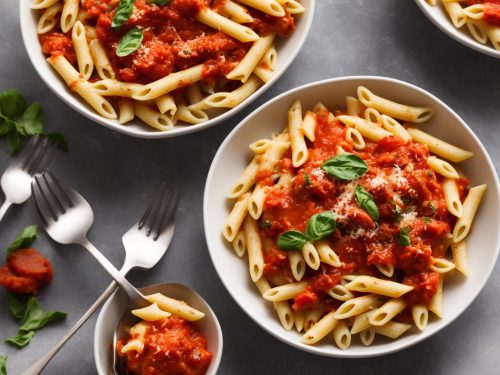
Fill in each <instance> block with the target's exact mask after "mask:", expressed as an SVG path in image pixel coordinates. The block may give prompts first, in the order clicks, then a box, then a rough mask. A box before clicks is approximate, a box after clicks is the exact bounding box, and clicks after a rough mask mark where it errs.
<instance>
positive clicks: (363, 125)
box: [337, 115, 392, 142]
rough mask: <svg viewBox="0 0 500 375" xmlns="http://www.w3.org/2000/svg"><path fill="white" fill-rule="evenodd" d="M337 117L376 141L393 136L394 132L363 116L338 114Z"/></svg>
mask: <svg viewBox="0 0 500 375" xmlns="http://www.w3.org/2000/svg"><path fill="white" fill-rule="evenodd" d="M337 119H339V120H340V121H341V122H342V123H343V124H345V125H347V126H352V127H354V128H355V129H356V130H358V131H359V132H360V133H361V134H362V135H363V136H364V137H366V138H368V139H370V140H372V141H375V142H378V141H380V140H381V139H382V138H385V137H391V136H392V133H390V132H388V131H387V130H385V129H382V128H381V127H379V126H377V124H374V123H371V122H368V121H366V120H365V119H362V118H361V117H356V116H344V115H342V116H337Z"/></svg>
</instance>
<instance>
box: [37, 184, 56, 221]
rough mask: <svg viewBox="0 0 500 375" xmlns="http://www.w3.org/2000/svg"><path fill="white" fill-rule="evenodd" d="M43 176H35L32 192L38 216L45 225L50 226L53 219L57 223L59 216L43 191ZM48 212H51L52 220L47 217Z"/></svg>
mask: <svg viewBox="0 0 500 375" xmlns="http://www.w3.org/2000/svg"><path fill="white" fill-rule="evenodd" d="M42 178H43V177H42V176H41V175H40V176H35V177H34V180H33V182H32V183H31V191H32V193H33V198H34V200H35V206H36V209H37V211H38V215H40V218H41V219H42V222H43V224H44V225H45V226H46V225H48V223H49V221H50V220H51V219H53V220H56V221H57V214H56V213H55V212H54V210H53V208H52V206H51V205H50V204H49V201H48V199H47V196H46V195H45V193H44V191H43V189H42V183H41V180H42ZM47 212H50V215H51V216H52V218H49V217H47Z"/></svg>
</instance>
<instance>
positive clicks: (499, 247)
mask: <svg viewBox="0 0 500 375" xmlns="http://www.w3.org/2000/svg"><path fill="white" fill-rule="evenodd" d="M350 80H356V81H359V80H365V81H383V82H389V83H392V84H396V85H399V86H404V87H405V88H406V89H410V90H415V91H418V92H419V93H421V94H423V95H424V96H427V97H428V98H430V99H431V100H433V101H434V102H436V103H437V104H438V105H440V106H442V107H443V108H444V109H445V110H446V111H447V112H448V113H449V114H450V115H451V116H454V117H455V118H456V119H457V121H458V122H459V123H460V125H461V126H462V127H463V128H464V129H465V130H466V132H467V133H468V135H469V136H470V137H471V138H472V139H473V140H474V142H475V143H476V144H477V145H478V147H479V149H480V150H481V152H482V154H483V155H484V157H485V160H486V162H487V165H488V167H489V170H490V172H491V175H492V177H493V180H494V185H495V191H496V193H497V199H498V200H500V182H499V180H498V175H497V172H496V169H495V167H494V165H493V162H492V160H491V158H490V156H489V154H488V152H487V151H486V148H485V147H484V145H483V144H482V142H481V141H480V140H479V138H478V137H477V136H476V134H475V133H474V132H473V131H472V129H471V128H470V127H469V126H468V125H467V124H466V123H465V121H464V120H463V119H462V118H461V117H460V116H459V115H458V114H457V113H456V112H455V111H454V110H453V109H451V108H450V107H449V106H448V105H447V104H446V103H444V102H443V101H442V100H441V99H439V98H437V97H436V96H435V95H433V94H432V93H430V92H428V91H427V90H424V89H422V88H420V87H418V86H416V85H414V84H411V83H408V82H405V81H402V80H399V79H395V78H390V77H385V76H374V75H359V76H355V75H354V76H343V77H336V78H327V79H323V80H319V81H315V82H311V83H308V84H305V85H301V86H298V87H296V88H293V89H291V90H288V91H286V92H284V93H282V94H280V95H278V96H277V97H275V98H273V99H272V100H270V101H269V102H267V103H265V104H263V105H262V106H260V107H259V108H257V109H255V110H254V111H253V112H252V113H250V114H249V115H248V116H246V117H245V118H244V119H243V120H242V121H241V122H240V123H239V124H238V125H237V126H236V127H235V128H234V129H233V130H232V131H231V132H230V133H229V134H228V135H227V136H226V138H225V139H224V141H223V142H222V143H221V145H220V146H219V149H218V150H217V152H216V154H215V156H214V158H213V160H212V163H211V165H210V169H209V172H208V174H207V179H206V182H205V189H204V195H203V224H204V231H205V241H206V242H207V248H208V252H209V255H210V259H211V261H212V264H213V266H214V268H215V270H216V272H217V275H218V276H219V279H220V280H221V282H222V284H223V285H224V287H225V288H226V290H227V292H228V293H229V295H230V296H231V297H232V299H233V300H234V301H235V302H236V304H237V305H238V306H239V307H240V309H242V310H243V311H244V312H245V313H246V314H247V316H249V317H250V318H251V320H253V321H254V322H255V323H257V325H258V326H260V327H261V328H263V329H264V330H265V331H266V332H267V333H269V334H271V335H272V336H273V337H275V338H277V339H278V340H280V341H282V342H284V343H285V344H287V345H290V346H292V347H294V348H297V349H299V350H302V351H306V352H309V353H313V354H316V355H321V356H326V357H337V358H371V357H379V356H383V355H388V354H391V353H395V352H398V351H401V350H403V349H406V348H408V347H411V346H413V345H415V344H417V343H420V342H422V341H423V340H425V339H427V338H429V337H430V336H432V335H434V334H436V333H438V332H439V331H441V330H442V329H444V328H445V327H447V326H448V325H449V324H451V323H452V322H453V321H455V319H457V318H458V317H459V316H461V315H462V314H463V313H464V311H465V310H466V309H467V308H468V307H469V306H470V305H471V304H472V302H473V301H474V300H475V299H476V298H477V296H478V295H479V293H480V292H481V291H482V290H483V288H484V286H485V285H486V283H487V281H488V280H489V278H490V277H491V274H492V272H493V268H494V267H495V264H496V262H497V259H498V255H499V252H500V234H497V241H496V244H495V253H494V255H493V261H492V262H491V263H490V264H489V265H488V266H487V267H485V268H486V269H485V272H484V274H485V275H486V277H484V279H483V280H482V282H481V283H480V285H479V287H478V288H477V289H476V290H475V291H474V293H473V294H469V296H471V297H470V299H469V301H468V302H467V303H466V304H465V305H463V306H462V307H461V308H460V309H459V311H458V312H457V313H456V315H455V316H454V317H451V318H447V320H446V322H445V323H444V324H443V325H442V326H441V327H439V328H438V329H437V330H436V331H434V332H431V331H430V330H424V331H423V332H420V333H419V334H418V335H416V336H415V339H413V340H411V341H410V342H406V343H401V344H400V345H399V346H396V347H394V348H390V349H383V348H382V349H378V350H372V351H371V352H369V353H366V354H365V353H351V352H349V350H345V351H338V352H331V353H326V352H322V351H319V349H317V348H316V347H315V346H313V345H305V344H302V343H300V342H299V341H298V340H297V341H293V340H290V339H288V338H286V337H285V336H284V335H282V334H278V333H275V332H273V331H272V329H270V328H268V327H267V326H266V325H265V324H264V323H263V322H262V321H261V320H259V319H257V318H255V317H254V316H253V315H252V314H251V313H250V312H249V311H247V310H246V309H245V307H244V306H243V305H242V304H241V303H240V301H239V299H238V298H236V293H235V292H233V291H232V288H231V287H230V285H229V283H228V282H227V280H226V279H225V278H224V277H222V274H223V272H222V270H221V269H219V266H218V263H217V261H216V260H215V256H216V255H215V254H216V251H217V249H216V248H218V246H217V245H218V244H215V243H212V242H211V241H210V236H209V233H208V229H207V228H208V225H207V223H208V222H209V220H210V218H209V216H208V211H209V210H208V206H209V199H208V192H209V190H210V188H211V186H212V185H213V182H212V181H213V175H214V174H215V170H216V166H217V165H218V164H219V162H220V159H221V158H222V155H223V150H224V149H225V148H226V146H227V145H228V144H229V143H230V142H231V140H232V139H233V137H235V136H236V134H237V133H238V132H239V130H240V129H241V128H243V127H244V126H245V125H246V124H247V123H249V122H251V120H252V119H253V117H254V116H255V115H257V114H258V113H259V112H260V111H262V110H264V109H267V108H268V107H270V106H273V105H274V103H276V102H278V101H280V100H281V99H283V98H286V97H288V96H293V95H294V94H296V93H298V92H300V91H302V90H306V89H309V88H312V87H316V86H322V85H330V84H332V83H336V82H343V81H350ZM250 141H251V140H250ZM488 190H489V191H493V189H491V188H489V189H488ZM441 321H442V320H441ZM367 348H373V347H367Z"/></svg>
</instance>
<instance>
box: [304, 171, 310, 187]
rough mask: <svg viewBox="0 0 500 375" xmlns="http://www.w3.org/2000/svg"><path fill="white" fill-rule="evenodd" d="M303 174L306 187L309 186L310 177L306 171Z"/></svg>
mask: <svg viewBox="0 0 500 375" xmlns="http://www.w3.org/2000/svg"><path fill="white" fill-rule="evenodd" d="M303 175H304V180H305V181H306V187H309V186H311V179H310V178H309V175H308V174H307V173H306V172H303Z"/></svg>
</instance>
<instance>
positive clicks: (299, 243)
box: [278, 230, 307, 250]
mask: <svg viewBox="0 0 500 375" xmlns="http://www.w3.org/2000/svg"><path fill="white" fill-rule="evenodd" d="M306 242H307V240H306V237H305V236H304V235H303V234H302V233H301V232H299V231H298V230H289V231H287V232H285V233H283V234H282V235H281V236H279V238H278V247H279V248H280V249H281V250H302V247H303V246H304V245H305V243H306Z"/></svg>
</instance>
